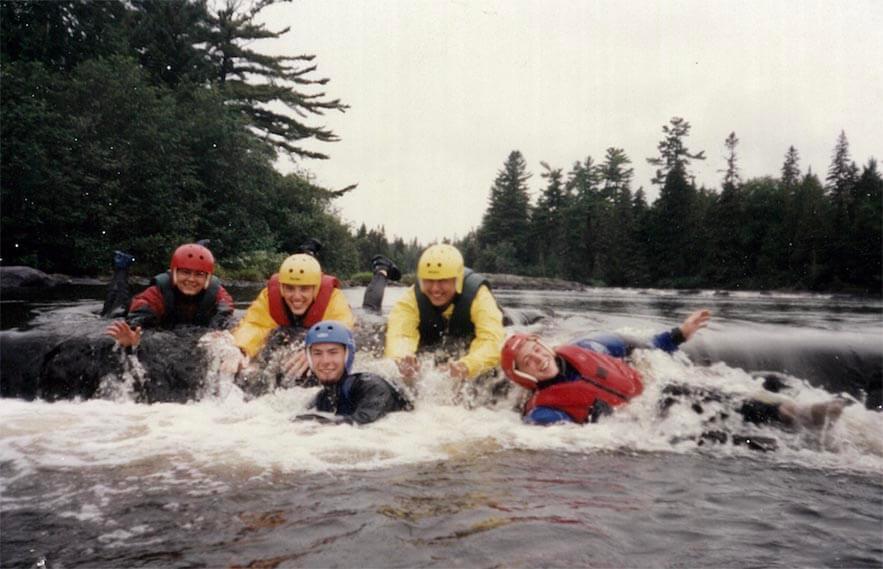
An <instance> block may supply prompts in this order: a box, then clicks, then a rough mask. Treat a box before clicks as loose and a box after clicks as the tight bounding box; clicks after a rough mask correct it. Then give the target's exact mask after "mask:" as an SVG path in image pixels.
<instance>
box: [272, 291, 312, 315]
mask: <svg viewBox="0 0 883 569" xmlns="http://www.w3.org/2000/svg"><path fill="white" fill-rule="evenodd" d="M280 288H281V293H282V298H283V299H284V300H285V304H286V305H288V308H289V310H291V313H292V314H294V315H295V316H303V315H304V314H306V312H307V310H308V309H309V308H310V305H311V304H313V300H315V299H316V288H317V287H315V286H313V285H288V284H283V285H282V286H281V287H280Z"/></svg>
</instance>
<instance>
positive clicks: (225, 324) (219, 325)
mask: <svg viewBox="0 0 883 569" xmlns="http://www.w3.org/2000/svg"><path fill="white" fill-rule="evenodd" d="M232 323H233V307H232V306H229V305H227V304H222V305H219V306H218V311H217V312H216V313H215V315H214V316H212V318H211V320H209V323H208V327H209V328H211V329H212V330H227V329H228V328H230V326H231V324H232Z"/></svg>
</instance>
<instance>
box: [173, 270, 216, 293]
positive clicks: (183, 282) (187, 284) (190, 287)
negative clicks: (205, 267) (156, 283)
mask: <svg viewBox="0 0 883 569" xmlns="http://www.w3.org/2000/svg"><path fill="white" fill-rule="evenodd" d="M208 277H209V275H208V273H206V272H203V271H192V270H190V269H175V286H176V287H178V290H180V291H181V293H182V294H186V295H187V296H195V295H197V294H199V293H200V292H202V291H203V290H204V289H205V283H206V282H208Z"/></svg>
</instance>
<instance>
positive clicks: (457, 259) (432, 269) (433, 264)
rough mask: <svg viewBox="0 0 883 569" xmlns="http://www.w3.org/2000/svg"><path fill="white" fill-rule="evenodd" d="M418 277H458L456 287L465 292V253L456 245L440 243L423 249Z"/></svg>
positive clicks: (437, 278) (418, 267)
mask: <svg viewBox="0 0 883 569" xmlns="http://www.w3.org/2000/svg"><path fill="white" fill-rule="evenodd" d="M417 278H418V279H420V280H423V279H430V280H441V279H457V280H456V281H455V283H454V284H455V288H456V290H457V292H458V293H460V292H463V255H461V254H460V251H457V248H456V247H453V246H451V245H445V244H444V243H440V244H438V245H433V246H431V247H429V248H428V249H426V251H423V254H422V255H420V261H419V262H418V263H417Z"/></svg>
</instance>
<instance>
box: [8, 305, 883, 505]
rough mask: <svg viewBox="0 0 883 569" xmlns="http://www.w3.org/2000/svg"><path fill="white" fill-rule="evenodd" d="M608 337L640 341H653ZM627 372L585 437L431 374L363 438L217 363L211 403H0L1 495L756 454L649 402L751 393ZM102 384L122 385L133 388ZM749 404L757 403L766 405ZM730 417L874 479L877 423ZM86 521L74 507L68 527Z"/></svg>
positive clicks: (683, 361)
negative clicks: (604, 455) (785, 422)
mask: <svg viewBox="0 0 883 569" xmlns="http://www.w3.org/2000/svg"><path fill="white" fill-rule="evenodd" d="M586 324H587V322H586V321H585V319H583V318H573V319H565V320H560V321H558V322H556V326H557V328H558V330H559V334H557V335H556V336H553V337H552V338H551V340H552V342H553V343H554V342H556V341H564V340H566V339H569V338H572V337H573V336H575V335H578V333H579V332H581V331H584V330H586ZM619 331H621V332H628V333H631V334H634V333H641V334H644V335H649V334H650V333H651V332H654V331H655V330H646V329H645V330H639V329H635V328H625V329H620V330H619ZM121 357H123V356H122V355H121ZM634 360H635V365H636V366H637V367H638V368H639V369H640V370H641V371H642V373H643V374H644V375H645V377H647V378H650V381H648V382H647V386H646V388H645V392H644V394H643V395H642V396H641V397H640V398H638V399H637V400H635V401H633V402H632V403H631V404H630V405H629V406H628V407H626V408H622V409H620V410H618V411H617V412H616V413H615V415H614V416H612V417H607V418H605V419H603V420H602V421H601V422H600V423H598V424H595V425H589V426H576V425H557V426H550V427H537V426H530V425H524V424H522V422H521V419H520V416H519V414H518V413H517V412H516V411H514V410H513V409H514V405H515V403H516V399H517V396H518V395H520V393H516V394H514V395H513V396H512V397H511V400H510V401H508V402H506V403H503V404H500V405H498V407H497V408H496V409H487V408H479V409H471V410H470V409H466V408H465V407H463V406H460V405H454V404H452V402H451V401H452V399H453V395H454V394H453V392H452V389H451V384H450V380H449V379H448V378H447V377H446V376H444V375H443V374H441V373H437V372H435V371H433V370H428V371H426V372H425V373H424V375H423V377H422V378H421V379H420V382H419V384H418V386H419V393H420V395H419V397H417V400H416V408H415V410H414V411H413V412H410V413H394V414H391V415H389V416H387V417H386V418H384V419H382V420H380V421H378V422H377V423H375V424H372V425H367V426H349V425H340V426H328V425H322V424H318V423H314V422H292V421H291V419H292V418H293V417H294V416H295V415H297V414H299V413H303V412H306V411H307V407H308V404H309V402H310V401H311V399H312V397H313V396H314V394H315V392H316V389H315V388H314V389H302V388H294V389H289V390H280V391H277V392H276V393H273V394H270V395H266V396H264V397H261V398H259V399H256V400H253V401H245V399H244V397H243V395H242V393H241V391H239V389H238V388H236V387H234V386H232V384H230V378H229V376H226V375H225V374H224V373H222V372H220V371H218V370H219V369H221V368H223V365H222V363H223V362H220V361H218V360H217V359H216V360H214V361H213V363H212V365H210V366H209V374H210V380H211V382H212V383H213V384H214V385H216V386H217V388H216V389H214V390H213V391H214V393H216V394H217V395H215V396H213V397H209V398H206V399H204V400H202V401H199V402H194V403H190V404H186V405H180V404H154V405H143V404H135V403H132V402H130V401H125V400H121V399H122V398H124V395H122V394H124V393H125V390H117V391H116V392H115V393H113V394H112V397H113V399H115V400H91V401H72V402H57V403H46V402H40V401H37V402H25V401H20V400H11V399H5V400H2V401H0V415H2V426H0V461H4V462H7V461H9V462H11V463H12V464H13V465H14V466H15V468H14V472H15V475H14V478H12V479H8V480H6V482H7V483H9V482H12V481H13V480H16V479H18V478H19V477H23V476H29V475H31V474H33V473H35V472H36V471H38V470H40V469H44V468H50V469H73V470H77V469H91V468H104V467H113V468H123V469H127V470H129V469H130V470H132V476H138V477H140V476H144V475H146V474H151V475H157V476H160V478H161V479H162V481H163V483H174V481H175V480H176V479H181V480H190V481H192V480H194V479H204V480H205V481H206V482H207V483H209V481H212V482H211V484H209V485H208V486H206V488H205V489H206V490H207V489H209V488H211V485H213V484H218V483H219V480H221V481H223V480H225V479H228V477H229V478H230V479H239V480H241V479H250V478H254V477H257V478H265V479H273V478H274V477H277V476H286V475H290V474H293V473H296V472H323V471H325V472H333V471H339V470H352V469H378V468H384V467H388V466H392V465H406V464H417V463H423V462H430V461H437V460H446V459H449V458H457V457H463V456H469V455H485V454H491V453H494V452H497V451H499V450H502V449H526V450H536V451H542V450H556V451H568V452H577V453H582V452H586V451H598V450H614V449H616V450H622V449H626V450H630V451H644V452H676V453H689V452H710V453H715V454H721V455H746V456H755V455H756V454H757V453H756V451H751V450H748V449H746V448H745V447H744V446H733V445H730V444H726V445H705V446H703V447H701V448H700V447H698V446H697V444H696V442H694V441H693V440H689V438H690V437H696V436H697V435H699V434H700V433H702V432H703V430H704V428H703V426H702V420H703V418H706V417H708V416H709V411H710V410H711V409H707V411H706V413H705V414H704V415H698V414H696V413H694V412H693V411H691V410H690V409H689V407H687V406H686V405H676V406H674V407H673V408H672V412H671V413H670V414H669V416H668V417H667V418H665V419H662V418H660V417H659V415H658V412H657V402H658V401H659V398H660V397H659V390H660V387H661V384H662V383H663V382H662V381H661V380H663V379H675V380H677V381H678V382H683V383H688V384H692V385H703V386H713V387H715V388H717V389H721V390H723V391H726V392H728V393H733V394H738V395H744V396H752V395H758V394H760V393H761V391H762V390H761V388H760V384H759V380H756V379H753V378H752V377H751V376H750V375H748V374H747V373H746V372H744V371H742V370H738V369H733V368H729V367H727V366H725V365H724V364H716V365H714V366H712V367H698V366H694V365H693V364H691V363H690V362H689V360H688V359H687V358H686V357H685V356H683V355H680V354H676V355H674V356H670V355H668V354H665V353H663V352H659V351H640V352H638V353H637V354H636V356H635V358H634ZM356 368H357V370H369V371H373V372H375V373H380V374H383V375H387V376H391V375H393V374H394V369H395V368H394V365H393V364H392V363H391V362H389V361H386V360H372V359H369V358H368V357H367V356H366V355H364V354H360V357H359V358H357V365H356ZM113 381H116V382H118V383H119V382H123V383H124V382H125V381H129V382H131V381H137V378H135V379H133V378H113ZM795 383H798V384H799V387H798V389H796V390H793V392H792V393H789V396H791V397H792V398H793V399H795V400H796V401H797V402H798V403H801V404H809V403H816V402H821V401H826V400H828V399H830V398H831V394H828V393H825V392H824V391H822V390H820V389H816V388H812V387H810V386H808V385H806V384H803V383H801V382H795ZM516 391H519V390H516ZM762 395H763V396H764V397H766V398H767V399H769V398H771V397H779V396H778V395H773V394H766V393H764V394H762ZM704 405H705V404H704ZM705 406H706V407H709V406H708V405H705ZM732 415H734V416H731V418H730V419H729V421H731V423H730V424H729V426H730V427H731V430H732V431H733V432H738V433H742V434H744V433H747V434H757V435H763V436H772V437H775V438H776V439H778V441H779V443H780V449H779V450H778V451H777V452H775V453H772V454H771V455H770V456H771V459H772V460H775V461H779V462H783V463H793V464H799V465H802V466H807V467H812V468H820V469H836V470H840V471H854V472H876V473H883V437H881V434H883V414H879V413H874V412H871V411H868V410H866V409H864V408H863V407H862V405H860V404H857V405H852V406H850V407H847V408H846V409H845V411H844V413H843V415H842V417H841V418H840V420H839V421H836V422H835V423H834V424H832V425H828V426H826V428H825V429H823V430H822V432H820V433H819V432H811V431H803V432H799V433H795V434H793V433H785V432H782V431H779V430H775V429H772V428H759V427H755V426H750V425H744V424H742V423H741V420H740V419H739V418H738V415H736V414H735V413H733V414H732ZM684 439H688V440H684ZM673 440H680V441H681V442H675V443H673V442H672V441H673ZM191 491H193V490H192V489H191ZM99 505H100V503H99ZM10 506H14V500H11V499H9V498H8V497H7V498H4V507H10ZM93 513H94V510H92V509H90V508H89V507H86V506H84V509H83V510H82V511H80V512H74V513H72V515H75V516H89V515H92V514H93Z"/></svg>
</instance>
